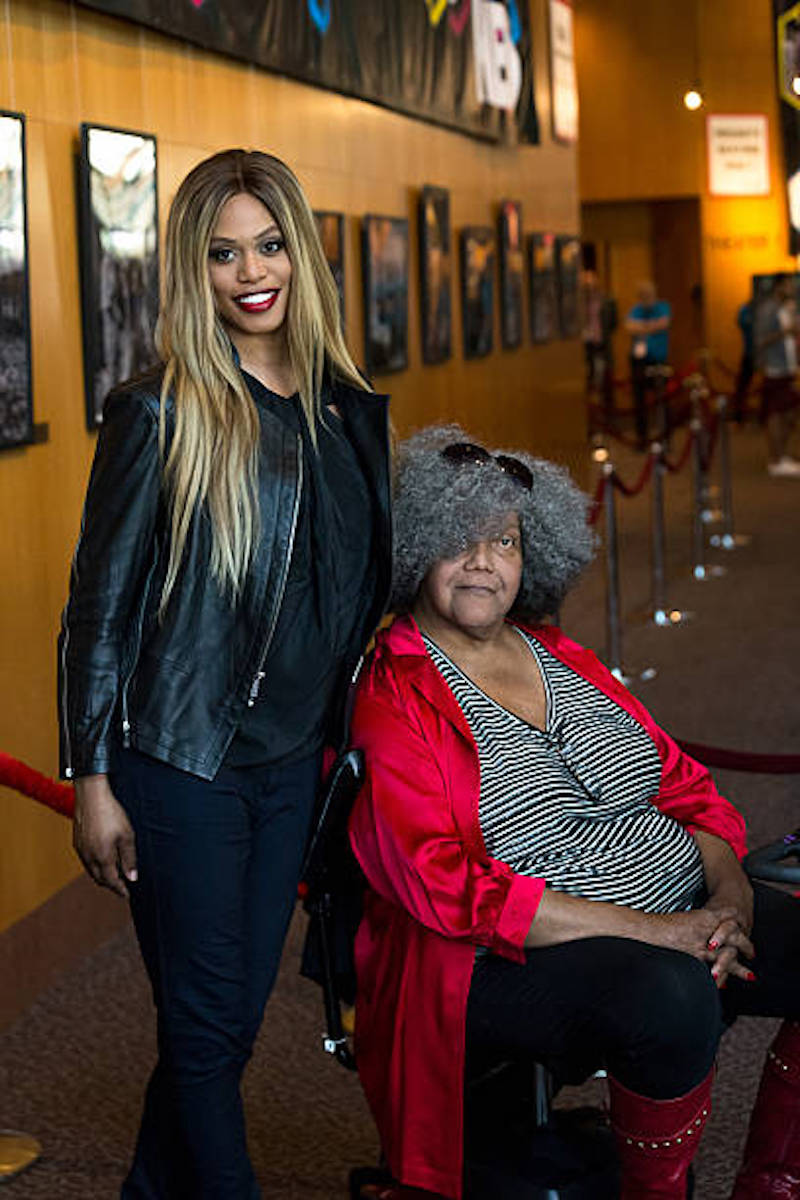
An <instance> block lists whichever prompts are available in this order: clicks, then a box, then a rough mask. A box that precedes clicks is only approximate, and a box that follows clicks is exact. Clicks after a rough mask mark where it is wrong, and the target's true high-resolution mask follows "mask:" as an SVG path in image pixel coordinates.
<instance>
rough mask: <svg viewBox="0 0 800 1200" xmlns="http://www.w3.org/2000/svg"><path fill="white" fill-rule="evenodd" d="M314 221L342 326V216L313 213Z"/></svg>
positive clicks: (336, 213) (343, 311)
mask: <svg viewBox="0 0 800 1200" xmlns="http://www.w3.org/2000/svg"><path fill="white" fill-rule="evenodd" d="M314 219H315V221H316V222H317V229H318V230H319V240H320V241H321V242H322V249H323V250H324V252H325V257H326V258H327V260H328V266H329V267H330V269H331V274H332V275H333V280H334V283H335V284H336V290H337V291H338V293H339V310H340V312H341V314H342V324H343V325H344V316H345V309H344V215H343V214H342V213H338V212H315V213H314Z"/></svg>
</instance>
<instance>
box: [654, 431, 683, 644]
mask: <svg viewBox="0 0 800 1200" xmlns="http://www.w3.org/2000/svg"><path fill="white" fill-rule="evenodd" d="M650 453H651V455H652V456H653V492H652V508H651V520H650V563H651V573H652V593H653V595H652V599H653V614H652V617H653V624H654V625H658V626H659V627H660V628H662V629H671V628H672V627H673V626H674V625H682V624H684V622H686V621H688V620H690V619H691V616H692V614H691V613H688V612H682V611H681V610H680V609H678V608H668V607H667V585H666V567H665V562H666V532H665V522H664V477H665V476H666V473H667V468H666V464H665V463H664V447H663V446H662V445H661V443H660V442H653V444H652V446H651V447H650Z"/></svg>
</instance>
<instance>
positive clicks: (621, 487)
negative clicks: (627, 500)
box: [611, 454, 654, 496]
mask: <svg viewBox="0 0 800 1200" xmlns="http://www.w3.org/2000/svg"><path fill="white" fill-rule="evenodd" d="M653 461H654V459H653V455H652V454H648V456H647V460H646V461H645V464H644V466H643V467H642V470H641V473H640V475H639V478H638V479H637V480H636V483H634V484H632V485H631V484H627V483H623V481H622V480H621V479H620V477H619V475H618V474H617V472H616V471H614V473H613V474H612V476H611V482H612V483H613V484H614V487H615V488H616V489H617V491H618V492H622V494H623V496H638V495H639V492H641V490H642V488H643V487H644V486H645V484H646V483H647V481H648V479H649V478H650V476H651V475H652V474H653Z"/></svg>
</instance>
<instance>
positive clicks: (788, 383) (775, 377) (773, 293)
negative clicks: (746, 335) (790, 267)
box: [755, 275, 800, 479]
mask: <svg viewBox="0 0 800 1200" xmlns="http://www.w3.org/2000/svg"><path fill="white" fill-rule="evenodd" d="M798 332H800V325H799V324H798V314H797V299H796V295H795V280H794V278H793V276H791V275H778V276H776V277H775V280H774V281H773V284H772V287H771V289H770V291H769V293H768V294H767V296H766V297H765V298H764V299H763V300H760V301H759V303H758V307H757V310H756V320H755V348H756V363H757V365H758V366H759V367H760V369H761V371H762V373H763V376H764V382H763V387H762V391H761V413H760V417H761V422H762V424H763V425H764V426H765V428H766V433H767V457H768V462H767V471H768V472H769V474H770V475H773V476H777V477H784V478H792V479H798V478H800V462H798V461H797V460H796V459H795V458H792V457H791V456H790V455H789V453H788V445H789V438H790V436H791V433H792V430H793V428H794V424H795V420H796V418H797V405H798V395H797V391H796V390H795V376H796V374H797V336H798Z"/></svg>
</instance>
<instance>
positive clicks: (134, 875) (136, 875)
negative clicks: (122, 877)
mask: <svg viewBox="0 0 800 1200" xmlns="http://www.w3.org/2000/svg"><path fill="white" fill-rule="evenodd" d="M138 878H139V872H138V871H137V870H135V869H134V870H133V871H128V879H130V881H131V883H136V880H137V879H138Z"/></svg>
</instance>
